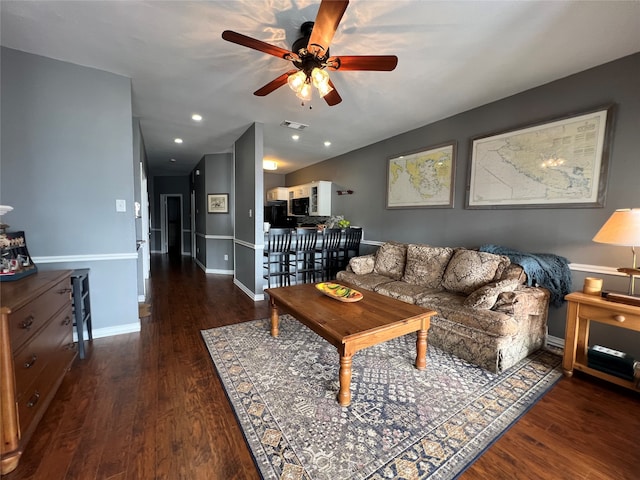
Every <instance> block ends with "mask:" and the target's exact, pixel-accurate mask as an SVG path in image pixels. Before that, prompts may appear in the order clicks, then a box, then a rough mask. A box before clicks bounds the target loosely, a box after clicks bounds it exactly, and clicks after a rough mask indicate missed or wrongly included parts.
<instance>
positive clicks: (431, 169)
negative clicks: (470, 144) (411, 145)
mask: <svg viewBox="0 0 640 480" xmlns="http://www.w3.org/2000/svg"><path fill="white" fill-rule="evenodd" d="M455 158H456V143H455V142H447V143H444V144H441V145H436V146H433V147H428V148H427V149H425V150H420V151H418V152H410V153H405V154H404V155H399V156H397V157H393V158H390V159H389V169H388V172H387V208H453V179H454V174H455Z"/></svg>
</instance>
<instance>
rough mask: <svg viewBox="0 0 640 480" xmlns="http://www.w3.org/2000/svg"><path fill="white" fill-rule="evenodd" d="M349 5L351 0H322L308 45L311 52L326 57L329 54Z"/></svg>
mask: <svg viewBox="0 0 640 480" xmlns="http://www.w3.org/2000/svg"><path fill="white" fill-rule="evenodd" d="M347 5H349V0H322V3H321V4H320V8H319V9H318V15H316V21H315V24H314V25H313V30H312V31H311V36H310V37H309V43H308V45H307V50H308V51H309V52H310V53H312V54H314V55H317V56H318V57H324V56H325V55H326V54H327V51H328V50H329V45H330V44H331V40H333V36H334V35H335V33H336V30H337V29H338V25H339V24H340V20H341V19H342V15H344V12H345V10H346V9H347Z"/></svg>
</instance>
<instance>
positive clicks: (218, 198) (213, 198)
mask: <svg viewBox="0 0 640 480" xmlns="http://www.w3.org/2000/svg"><path fill="white" fill-rule="evenodd" d="M207 213H229V194H228V193H209V194H208V195H207Z"/></svg>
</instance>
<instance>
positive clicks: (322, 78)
mask: <svg viewBox="0 0 640 480" xmlns="http://www.w3.org/2000/svg"><path fill="white" fill-rule="evenodd" d="M311 80H312V81H313V86H314V87H316V88H317V89H320V86H321V85H328V84H329V73H327V71H326V70H323V69H321V68H318V67H314V69H313V70H312V71H311Z"/></svg>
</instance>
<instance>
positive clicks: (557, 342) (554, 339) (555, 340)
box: [547, 335, 564, 350]
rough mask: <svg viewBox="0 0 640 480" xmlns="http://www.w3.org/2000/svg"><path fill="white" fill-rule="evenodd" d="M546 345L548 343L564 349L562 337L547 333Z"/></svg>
mask: <svg viewBox="0 0 640 480" xmlns="http://www.w3.org/2000/svg"><path fill="white" fill-rule="evenodd" d="M547 345H550V346H552V347H556V348H561V349H563V350H564V338H560V337H554V336H553V335H547Z"/></svg>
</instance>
